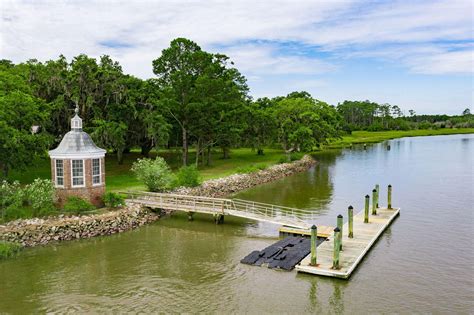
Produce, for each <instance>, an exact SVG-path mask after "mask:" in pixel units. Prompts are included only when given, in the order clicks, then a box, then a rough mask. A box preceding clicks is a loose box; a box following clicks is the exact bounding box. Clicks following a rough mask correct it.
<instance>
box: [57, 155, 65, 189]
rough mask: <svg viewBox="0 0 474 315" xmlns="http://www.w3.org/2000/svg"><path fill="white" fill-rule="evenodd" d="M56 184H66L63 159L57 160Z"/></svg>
mask: <svg viewBox="0 0 474 315" xmlns="http://www.w3.org/2000/svg"><path fill="white" fill-rule="evenodd" d="M56 186H64V164H63V160H56Z"/></svg>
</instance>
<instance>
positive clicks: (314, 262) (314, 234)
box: [311, 225, 318, 266]
mask: <svg viewBox="0 0 474 315" xmlns="http://www.w3.org/2000/svg"><path fill="white" fill-rule="evenodd" d="M317 240H318V228H317V227H316V225H313V226H312V227H311V266H316V265H317V259H316V246H317V245H316V244H317Z"/></svg>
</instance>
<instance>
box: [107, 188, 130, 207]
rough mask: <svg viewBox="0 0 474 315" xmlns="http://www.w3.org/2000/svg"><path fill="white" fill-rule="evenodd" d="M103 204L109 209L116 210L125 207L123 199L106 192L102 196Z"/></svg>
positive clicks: (115, 194) (118, 195) (120, 196)
mask: <svg viewBox="0 0 474 315" xmlns="http://www.w3.org/2000/svg"><path fill="white" fill-rule="evenodd" d="M103 200H104V203H105V205H106V206H107V207H109V208H118V207H120V206H123V205H125V198H124V197H123V196H122V195H120V194H117V193H114V192H108V193H106V194H105V195H104V198H103Z"/></svg>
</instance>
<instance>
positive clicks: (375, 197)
mask: <svg viewBox="0 0 474 315" xmlns="http://www.w3.org/2000/svg"><path fill="white" fill-rule="evenodd" d="M376 199H377V191H376V190H375V188H374V189H372V215H377V204H376V202H377V200H376Z"/></svg>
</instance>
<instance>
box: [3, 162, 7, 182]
mask: <svg viewBox="0 0 474 315" xmlns="http://www.w3.org/2000/svg"><path fill="white" fill-rule="evenodd" d="M2 173H3V177H4V178H5V179H7V177H8V165H7V164H3V167H2Z"/></svg>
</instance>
